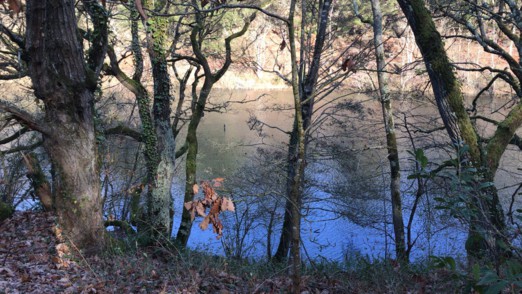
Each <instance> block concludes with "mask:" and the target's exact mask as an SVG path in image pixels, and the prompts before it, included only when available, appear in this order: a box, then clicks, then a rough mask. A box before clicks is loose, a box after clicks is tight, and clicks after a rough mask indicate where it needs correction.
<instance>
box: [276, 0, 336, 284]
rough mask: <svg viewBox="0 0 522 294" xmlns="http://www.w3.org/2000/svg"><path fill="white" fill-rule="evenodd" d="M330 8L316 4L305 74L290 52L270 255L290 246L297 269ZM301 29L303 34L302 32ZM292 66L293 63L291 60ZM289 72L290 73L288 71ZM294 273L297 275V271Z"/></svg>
mask: <svg viewBox="0 0 522 294" xmlns="http://www.w3.org/2000/svg"><path fill="white" fill-rule="evenodd" d="M294 5H295V3H294ZM294 9H295V7H294ZM302 9H303V14H305V13H306V9H307V8H306V7H305V6H303V7H302ZM330 9H331V1H325V2H323V3H322V5H321V6H320V7H319V11H320V14H319V18H318V20H317V33H316V40H315V44H314V48H313V53H312V60H311V64H310V67H309V71H308V73H307V74H305V73H304V72H301V73H299V74H298V73H297V70H298V69H297V67H298V66H297V56H292V58H294V59H295V60H293V61H292V62H295V70H296V73H295V74H296V76H295V81H294V80H292V88H293V89H294V88H295V89H294V93H293V94H294V105H295V108H296V114H295V117H294V125H293V128H292V132H291V133H290V142H289V145H288V155H287V182H286V190H287V191H286V193H287V200H286V205H285V216H284V220H283V228H282V231H281V238H280V239H279V246H278V247H277V251H276V254H275V255H274V257H273V259H274V260H275V261H282V260H284V259H285V258H286V257H287V256H288V251H289V250H290V249H292V253H291V255H292V259H293V264H294V267H295V269H297V268H296V266H297V265H296V263H297V262H298V263H299V267H300V262H301V261H300V260H298V261H297V260H296V259H295V258H296V255H298V254H299V252H296V250H299V244H295V242H298V243H299V242H300V231H299V230H300V220H301V206H302V197H303V195H302V189H303V187H302V185H303V182H304V176H305V165H306V163H305V158H306V153H307V149H308V141H309V138H308V136H309V134H308V131H309V129H310V126H311V124H312V116H313V111H314V102H315V97H314V96H315V91H316V86H317V79H318V77H319V70H320V63H321V55H322V54H323V46H324V42H325V39H326V27H327V26H328V22H329V14H330ZM289 19H290V20H291V22H290V23H289V24H288V30H289V41H290V50H291V54H294V55H296V52H295V50H297V49H296V48H295V47H294V48H292V45H295V44H293V43H292V42H295V28H294V23H293V12H292V11H291V12H290V17H289ZM302 31H303V29H302ZM301 33H302V34H304V32H301ZM302 37H303V35H302ZM302 50H303V49H302ZM303 55H304V54H301V62H300V64H301V65H304V64H305V62H307V60H305V57H304V56H303ZM292 67H294V64H293V63H292ZM300 69H301V70H303V69H304V67H303V66H301V67H300ZM293 70H294V68H292V71H293ZM292 74H294V73H293V72H292ZM299 76H302V77H303V78H302V79H301V78H298V77H299ZM293 78H294V77H293ZM301 160H302V161H301ZM297 186H299V187H297ZM293 234H298V236H294V235H293ZM297 240H299V241H297ZM294 274H296V275H297V274H298V273H294ZM296 277H297V276H296Z"/></svg>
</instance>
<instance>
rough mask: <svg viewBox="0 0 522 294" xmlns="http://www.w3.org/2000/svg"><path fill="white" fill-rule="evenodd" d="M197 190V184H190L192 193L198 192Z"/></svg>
mask: <svg viewBox="0 0 522 294" xmlns="http://www.w3.org/2000/svg"><path fill="white" fill-rule="evenodd" d="M198 192H199V186H198V184H194V186H192V193H194V195H196V194H198Z"/></svg>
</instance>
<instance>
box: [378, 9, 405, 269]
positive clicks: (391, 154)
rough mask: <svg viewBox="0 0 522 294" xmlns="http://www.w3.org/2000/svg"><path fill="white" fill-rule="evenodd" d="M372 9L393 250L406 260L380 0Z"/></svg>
mask: <svg viewBox="0 0 522 294" xmlns="http://www.w3.org/2000/svg"><path fill="white" fill-rule="evenodd" d="M371 5H372V12H373V36H374V37H373V42H374V46H375V60H376V61H377V79H378V84H379V100H380V102H381V106H382V114H383V120H384V127H385V131H386V145H387V149H388V161H389V162H390V172H391V179H390V193H391V200H392V220H393V230H394V233H395V253H396V255H397V260H399V261H401V262H408V255H407V253H406V246H405V238H404V222H403V218H402V199H401V168H400V163H399V152H398V148H397V138H396V135H395V122H394V119H393V109H392V101H391V97H390V94H389V93H388V85H387V82H386V74H385V72H384V69H385V67H386V61H385V60H384V41H383V39H382V12H381V4H380V1H379V0H371Z"/></svg>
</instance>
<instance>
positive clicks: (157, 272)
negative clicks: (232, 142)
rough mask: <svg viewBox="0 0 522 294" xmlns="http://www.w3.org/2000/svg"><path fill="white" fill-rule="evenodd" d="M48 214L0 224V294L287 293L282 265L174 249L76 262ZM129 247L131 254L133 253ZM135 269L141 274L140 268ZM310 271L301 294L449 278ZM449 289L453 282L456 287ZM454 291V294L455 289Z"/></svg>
mask: <svg viewBox="0 0 522 294" xmlns="http://www.w3.org/2000/svg"><path fill="white" fill-rule="evenodd" d="M55 223H56V219H55V217H54V216H53V215H52V214H50V213H41V212H16V213H15V214H14V216H13V217H12V218H10V219H7V220H5V221H4V222H3V223H1V224H0V236H1V238H0V289H2V290H1V291H0V292H1V293H6V294H8V293H286V292H288V291H290V290H291V288H290V287H291V284H292V283H291V280H290V277H289V275H288V274H287V273H286V271H287V268H286V267H285V266H284V265H277V264H271V263H266V262H261V261H258V262H256V263H253V262H249V261H245V260H227V259H225V258H221V257H216V256H209V255H205V254H201V253H198V252H195V251H180V250H178V249H176V248H175V247H172V248H167V247H148V248H136V247H135V243H133V242H132V240H130V239H120V241H118V242H114V243H113V244H112V246H110V247H109V250H108V251H107V252H106V253H104V254H103V255H101V256H94V257H88V258H87V257H84V256H82V255H79V254H75V252H74V245H73V244H69V243H68V242H66V241H67V240H65V239H64V237H63V236H62V235H61V232H60V230H59V229H58V228H57V227H56V225H55ZM133 246H134V248H133ZM138 265H139V266H138ZM350 268H353V269H350V270H346V269H343V265H341V264H338V263H336V264H334V263H331V264H313V265H308V266H307V268H306V272H305V273H304V276H303V285H302V291H303V292H302V293H321V294H327V293H385V292H386V293H390V292H395V293H397V292H400V293H401V292H409V293H424V292H425V291H429V292H440V291H442V290H443V289H449V288H447V287H449V284H447V283H449V282H450V281H449V280H448V279H450V278H451V277H450V273H449V272H448V271H446V270H437V271H431V272H419V271H418V269H417V270H413V269H401V268H400V267H399V266H397V264H395V263H393V262H383V261H381V262H375V263H369V262H367V261H365V260H364V259H362V258H361V259H359V260H358V261H357V263H354V264H352V265H351V267H350ZM453 283H454V282H453ZM453 288H454V287H453Z"/></svg>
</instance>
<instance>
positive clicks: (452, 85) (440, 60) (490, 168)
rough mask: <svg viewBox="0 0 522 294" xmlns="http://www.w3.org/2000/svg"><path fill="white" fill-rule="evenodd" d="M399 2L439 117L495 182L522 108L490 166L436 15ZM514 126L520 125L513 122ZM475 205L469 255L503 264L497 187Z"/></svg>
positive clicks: (474, 198) (418, 2)
mask: <svg viewBox="0 0 522 294" xmlns="http://www.w3.org/2000/svg"><path fill="white" fill-rule="evenodd" d="M397 2H398V3H399V5H400V7H401V9H402V11H403V13H404V15H405V16H406V18H407V19H408V23H409V24H410V27H411V28H412V30H413V33H414V35H415V40H416V42H417V46H418V47H419V49H420V51H421V53H422V56H423V58H424V63H425V64H426V69H427V71H428V74H429V77H430V80H431V84H432V88H433V92H434V94H435V99H436V102H437V106H438V109H439V113H440V115H441V117H442V120H443V122H444V125H445V127H446V130H447V132H448V135H449V136H450V138H451V140H452V142H453V143H454V144H455V145H456V146H457V147H458V146H462V144H466V145H468V146H469V153H468V154H465V156H466V157H467V159H469V161H470V164H471V165H473V166H475V167H476V168H477V169H478V170H479V172H480V173H481V175H480V176H481V178H482V179H481V180H480V183H487V182H493V180H494V172H495V171H496V168H497V167H498V163H499V160H500V155H501V154H502V153H503V151H504V150H505V146H507V142H509V140H511V138H512V137H513V134H514V130H516V128H517V127H518V126H520V121H521V118H522V117H521V115H520V108H519V107H516V108H515V109H514V110H512V111H511V112H510V114H509V115H508V118H509V117H512V118H513V120H512V121H507V122H506V121H504V122H506V128H500V129H497V132H496V133H495V135H494V137H493V138H492V140H491V141H493V142H496V141H498V142H499V144H495V145H493V146H491V145H489V146H488V151H490V149H491V150H493V149H494V150H496V151H498V152H491V154H488V155H487V157H486V158H487V160H486V161H485V162H484V160H483V154H482V153H481V150H480V148H479V145H478V136H477V133H476V132H475V129H474V128H473V125H472V124H471V121H470V118H469V115H468V113H467V112H466V110H465V108H464V103H463V94H462V91H461V89H460V85H459V82H458V80H457V78H456V76H455V73H454V71H453V67H452V66H451V63H450V61H449V59H448V56H447V54H446V51H445V48H444V44H443V42H442V39H441V36H440V34H439V32H438V31H437V29H436V28H435V23H434V22H433V19H432V17H431V14H430V13H429V11H428V10H427V9H426V7H425V6H424V1H422V0H397ZM513 122H515V123H514V124H513ZM497 133H498V134H497ZM507 137H509V139H507ZM490 144H491V142H490ZM499 154H500V155H499ZM480 183H479V184H480ZM470 204H472V205H473V207H474V208H473V209H474V213H473V215H472V216H471V219H470V231H469V236H468V240H467V242H466V249H467V252H468V256H469V257H473V258H475V259H477V260H478V261H481V260H484V261H485V260H487V259H490V258H494V259H496V260H498V259H499V258H500V257H501V255H503V254H506V252H504V253H502V252H501V251H504V250H503V249H501V248H502V247H505V246H500V245H501V244H504V245H505V244H507V243H506V242H507V240H506V237H505V236H506V235H505V229H506V225H505V221H504V212H503V209H502V207H501V205H500V201H499V197H498V193H497V190H496V188H495V187H491V188H488V189H487V190H486V191H482V192H481V193H476V195H471V199H470Z"/></svg>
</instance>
